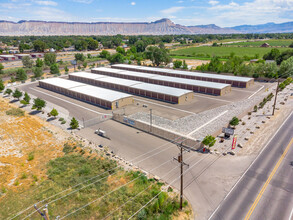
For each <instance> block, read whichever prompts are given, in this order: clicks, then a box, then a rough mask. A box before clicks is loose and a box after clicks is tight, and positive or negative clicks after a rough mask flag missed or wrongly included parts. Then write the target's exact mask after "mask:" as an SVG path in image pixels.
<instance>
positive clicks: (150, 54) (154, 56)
mask: <svg viewBox="0 0 293 220" xmlns="http://www.w3.org/2000/svg"><path fill="white" fill-rule="evenodd" d="M145 55H146V58H147V59H150V60H151V61H152V62H153V65H154V66H159V65H160V64H162V63H164V64H165V65H166V64H168V63H169V62H170V61H171V58H170V56H169V54H168V52H167V50H165V49H160V48H158V47H154V46H150V47H148V48H147V49H146V51H145Z"/></svg>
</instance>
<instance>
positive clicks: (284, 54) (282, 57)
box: [276, 49, 293, 65]
mask: <svg viewBox="0 0 293 220" xmlns="http://www.w3.org/2000/svg"><path fill="white" fill-rule="evenodd" d="M292 56H293V50H292V49H290V50H285V51H283V52H282V53H281V55H280V56H279V57H278V58H277V60H276V61H277V64H278V65H280V64H281V63H282V62H283V61H284V60H288V59H289V58H290V57H292Z"/></svg>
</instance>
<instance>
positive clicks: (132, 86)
mask: <svg viewBox="0 0 293 220" xmlns="http://www.w3.org/2000/svg"><path fill="white" fill-rule="evenodd" d="M69 79H70V80H75V81H78V82H83V83H88V84H91V85H95V86H101V87H105V88H109V89H114V90H118V91H122V92H127V93H131V94H133V95H139V96H144V97H147V98H153V99H158V100H161V101H165V102H171V103H176V104H182V103H184V102H188V101H191V100H192V99H193V96H194V94H193V91H191V90H185V89H178V88H172V87H167V86H161V85H155V84H150V83H144V82H140V81H134V80H128V79H122V78H115V77H111V76H105V75H100V74H93V73H87V72H77V73H72V74H70V75H69Z"/></svg>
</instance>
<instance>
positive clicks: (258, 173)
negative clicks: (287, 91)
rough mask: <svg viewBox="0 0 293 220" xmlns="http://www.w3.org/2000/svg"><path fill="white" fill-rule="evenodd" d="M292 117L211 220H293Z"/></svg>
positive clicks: (292, 116) (292, 115)
mask: <svg viewBox="0 0 293 220" xmlns="http://www.w3.org/2000/svg"><path fill="white" fill-rule="evenodd" d="M292 162H293V114H291V116H290V117H289V118H288V119H287V121H286V122H285V123H284V124H283V126H282V127H281V128H280V129H279V131H278V132H277V133H276V134H275V136H274V137H273V138H272V139H271V141H270V142H269V143H268V145H267V146H266V148H264V150H263V151H262V152H261V154H260V155H259V156H258V157H257V158H256V160H255V161H254V163H252V165H251V166H250V167H249V168H248V170H247V171H246V172H245V173H244V175H243V176H242V178H241V179H240V181H239V182H238V184H236V185H235V187H234V188H232V191H230V193H228V194H227V195H228V196H226V198H225V199H224V200H223V201H222V203H221V204H220V206H218V208H217V209H216V211H214V213H213V214H212V215H211V217H210V219H213V220H230V219H231V220H236V219H245V220H248V219H256V220H262V219H263V220H265V219H266V220H268V219H272V220H283V219H284V220H292V219H293V216H292V213H293V166H292V164H291V163H292Z"/></svg>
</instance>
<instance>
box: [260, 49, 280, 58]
mask: <svg viewBox="0 0 293 220" xmlns="http://www.w3.org/2000/svg"><path fill="white" fill-rule="evenodd" d="M280 54H281V53H280V51H279V50H278V49H277V48H273V49H271V51H270V52H268V53H266V54H265V55H264V56H263V59H264V60H276V59H277V58H278V57H279V56H280Z"/></svg>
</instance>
